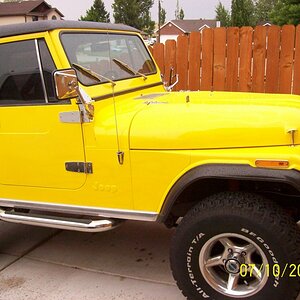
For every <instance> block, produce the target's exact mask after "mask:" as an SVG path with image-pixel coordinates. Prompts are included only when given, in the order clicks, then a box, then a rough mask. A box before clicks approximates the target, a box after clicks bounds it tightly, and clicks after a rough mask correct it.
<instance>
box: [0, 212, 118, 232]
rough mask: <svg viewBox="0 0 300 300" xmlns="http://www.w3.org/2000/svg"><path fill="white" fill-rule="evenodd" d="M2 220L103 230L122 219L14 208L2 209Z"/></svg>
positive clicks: (80, 229)
mask: <svg viewBox="0 0 300 300" xmlns="http://www.w3.org/2000/svg"><path fill="white" fill-rule="evenodd" d="M0 220H2V221H6V222H11V223H19V224H25V225H34V226H42V227H50V228H58V229H65V230H75V231H83V232H103V231H107V230H111V229H113V228H115V227H117V226H119V225H120V223H121V221H120V220H117V219H116V220H113V219H105V220H104V219H101V220H90V219H77V218H68V217H58V216H50V215H43V214H40V215H39V214H30V213H22V212H16V211H14V210H9V211H6V210H3V209H0Z"/></svg>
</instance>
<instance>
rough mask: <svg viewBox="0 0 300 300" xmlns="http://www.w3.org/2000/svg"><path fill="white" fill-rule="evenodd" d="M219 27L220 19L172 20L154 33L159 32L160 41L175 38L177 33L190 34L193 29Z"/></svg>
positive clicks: (200, 29)
mask: <svg viewBox="0 0 300 300" xmlns="http://www.w3.org/2000/svg"><path fill="white" fill-rule="evenodd" d="M214 27H220V21H217V20H204V19H198V20H172V21H169V22H167V23H165V24H164V25H163V26H162V27H161V28H160V30H157V31H156V34H157V35H159V33H160V42H161V43H164V42H165V41H166V40H176V39H177V37H178V36H179V35H182V34H190V33H191V32H195V31H202V30H203V29H204V28H214Z"/></svg>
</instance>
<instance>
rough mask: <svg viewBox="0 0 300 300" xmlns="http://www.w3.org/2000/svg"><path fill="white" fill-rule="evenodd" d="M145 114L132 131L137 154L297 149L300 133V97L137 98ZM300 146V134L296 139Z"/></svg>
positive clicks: (192, 94) (204, 94) (218, 94)
mask: <svg viewBox="0 0 300 300" xmlns="http://www.w3.org/2000/svg"><path fill="white" fill-rule="evenodd" d="M134 101H143V102H144V103H145V106H146V107H145V109H143V110H141V111H140V112H139V113H137V114H136V116H135V117H134V119H133V121H132V125H131V129H130V148H131V149H209V148H211V149H217V148H220V149H221V148H237V147H265V146H282V145H291V144H292V133H289V131H291V130H300V97H299V96H293V95H270V94H249V93H223V92H214V93H209V92H185V93H183V92H178V93H165V94H152V95H147V96H144V97H143V96H142V97H139V98H136V99H135V100H134ZM294 142H295V144H299V143H300V133H299V132H298V131H296V133H295V135H294Z"/></svg>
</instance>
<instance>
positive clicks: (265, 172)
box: [158, 164, 300, 222]
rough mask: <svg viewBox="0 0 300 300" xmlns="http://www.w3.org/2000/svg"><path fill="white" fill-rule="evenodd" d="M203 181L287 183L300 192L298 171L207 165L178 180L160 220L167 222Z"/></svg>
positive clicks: (196, 168)
mask: <svg viewBox="0 0 300 300" xmlns="http://www.w3.org/2000/svg"><path fill="white" fill-rule="evenodd" d="M201 179H225V180H226V179H236V180H247V181H264V182H278V183H286V184H288V185H290V186H292V187H294V188H295V189H296V190H298V191H299V192H300V172H298V171H296V170H278V169H276V170H275V169H262V168H254V167H251V166H249V165H240V164H207V165H202V166H198V167H195V168H193V169H191V170H189V171H188V172H186V173H185V174H184V175H183V176H182V177H180V178H179V179H178V180H177V182H176V183H175V184H174V185H173V187H172V188H171V190H170V191H169V193H168V194H167V196H166V199H165V201H164V204H163V206H162V209H161V211H160V214H159V219H158V220H159V221H160V222H165V221H166V219H167V218H168V216H169V213H170V212H171V210H172V206H173V204H174V203H175V201H176V200H177V199H178V197H179V196H180V195H181V193H182V192H183V191H184V190H185V189H186V188H188V187H189V186H190V185H191V184H193V183H194V182H195V181H198V180H201Z"/></svg>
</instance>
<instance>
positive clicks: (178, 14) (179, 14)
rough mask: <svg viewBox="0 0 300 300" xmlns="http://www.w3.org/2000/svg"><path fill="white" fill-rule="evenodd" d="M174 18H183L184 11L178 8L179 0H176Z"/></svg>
mask: <svg viewBox="0 0 300 300" xmlns="http://www.w3.org/2000/svg"><path fill="white" fill-rule="evenodd" d="M175 19H176V20H183V19H184V11H183V9H182V8H179V0H177V3H176V10H175Z"/></svg>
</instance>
